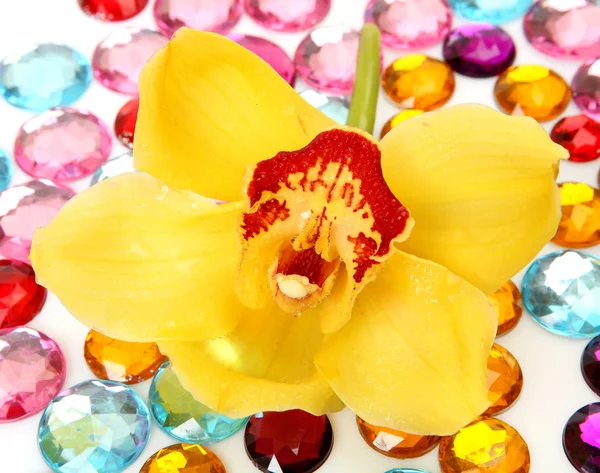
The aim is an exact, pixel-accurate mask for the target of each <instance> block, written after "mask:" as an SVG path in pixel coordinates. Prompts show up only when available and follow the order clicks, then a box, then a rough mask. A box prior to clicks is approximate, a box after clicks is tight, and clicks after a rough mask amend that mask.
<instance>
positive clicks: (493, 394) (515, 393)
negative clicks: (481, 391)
mask: <svg viewBox="0 0 600 473" xmlns="http://www.w3.org/2000/svg"><path fill="white" fill-rule="evenodd" d="M487 368H488V370H487V378H488V399H489V400H490V402H491V405H490V407H488V409H487V410H486V411H485V415H488V416H492V415H496V414H498V413H500V412H502V411H504V410H506V409H508V408H509V407H510V406H512V405H513V403H514V402H515V401H516V400H517V398H518V397H519V395H520V394H521V390H522V389H523V372H522V371H521V367H520V366H519V362H518V361H517V359H516V358H515V357H514V356H513V355H512V353H511V352H509V351H508V350H507V349H506V348H504V347H501V346H500V345H496V344H494V345H493V346H492V350H491V351H490V356H489V357H488V364H487Z"/></svg>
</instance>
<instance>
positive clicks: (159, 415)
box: [148, 361, 249, 445]
mask: <svg viewBox="0 0 600 473" xmlns="http://www.w3.org/2000/svg"><path fill="white" fill-rule="evenodd" d="M148 402H149V404H150V411H151V412H152V417H154V420H155V421H156V423H157V424H158V426H159V427H160V428H161V429H162V430H163V431H164V432H165V433H166V434H167V435H170V436H171V437H173V438H174V439H177V440H179V441H181V442H186V443H200V444H203V445H207V444H211V443H215V442H220V441H221V440H225V439H226V438H227V437H231V436H232V435H233V434H235V433H236V432H237V431H238V430H240V429H241V428H242V427H243V426H244V425H246V423H247V422H248V419H249V418H248V417H246V418H244V419H230V418H229V417H226V416H224V415H222V414H219V413H218V412H215V411H213V410H212V409H210V408H208V407H207V406H205V405H204V404H202V403H200V402H198V401H196V400H195V399H194V398H193V397H192V395H191V394H190V393H189V392H188V391H186V390H185V389H184V388H183V386H181V383H180V382H179V380H178V379H177V376H176V375H175V373H174V372H173V370H172V369H171V368H170V363H169V362H168V361H167V362H166V363H165V364H163V365H162V366H161V367H160V369H159V370H158V373H156V376H155V377H154V379H153V380H152V385H151V386H150V394H149V396H148Z"/></svg>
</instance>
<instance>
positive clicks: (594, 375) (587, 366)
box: [581, 336, 600, 396]
mask: <svg viewBox="0 0 600 473" xmlns="http://www.w3.org/2000/svg"><path fill="white" fill-rule="evenodd" d="M581 374H583V379H585V382H586V383H587V385H588V386H589V387H590V389H591V390H592V391H594V392H595V393H596V394H597V395H598V396H600V336H598V337H595V338H593V339H592V340H590V343H588V344H587V346H586V347H585V349H584V350H583V354H582V355H581Z"/></svg>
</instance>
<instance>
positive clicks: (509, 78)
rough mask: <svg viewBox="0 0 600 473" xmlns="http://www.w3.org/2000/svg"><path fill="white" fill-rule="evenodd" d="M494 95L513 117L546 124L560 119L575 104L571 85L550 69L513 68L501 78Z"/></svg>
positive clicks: (527, 66)
mask: <svg viewBox="0 0 600 473" xmlns="http://www.w3.org/2000/svg"><path fill="white" fill-rule="evenodd" d="M494 95H495V96H496V100H497V101H498V104H499V105H500V107H502V108H503V109H504V111H506V112H507V113H510V114H512V115H527V116H529V117H533V118H535V119H536V120H538V121H541V122H544V121H548V120H552V119H554V118H556V117H558V116H559V115H560V114H561V113H562V112H563V111H564V110H565V108H567V105H569V102H570V101H571V89H570V88H569V84H567V83H566V82H565V80H564V79H563V78H562V77H561V76H559V75H558V74H557V73H556V72H554V71H552V70H550V69H548V68H547V67H543V66H537V65H524V66H513V67H509V68H508V69H507V70H506V71H504V72H503V73H502V74H500V76H499V77H498V80H497V81H496V86H495V88H494Z"/></svg>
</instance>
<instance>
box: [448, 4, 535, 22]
mask: <svg viewBox="0 0 600 473" xmlns="http://www.w3.org/2000/svg"><path fill="white" fill-rule="evenodd" d="M533 1H534V0H500V1H499V0H449V2H450V6H451V7H452V9H453V10H454V11H455V12H456V13H457V14H458V15H460V16H462V17H463V18H466V19H467V20H471V21H482V22H489V23H494V24H500V23H506V22H508V21H511V20H514V19H516V18H519V17H520V16H522V15H523V14H524V13H525V12H526V11H527V9H528V8H529V7H530V6H531V4H532V3H533Z"/></svg>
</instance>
